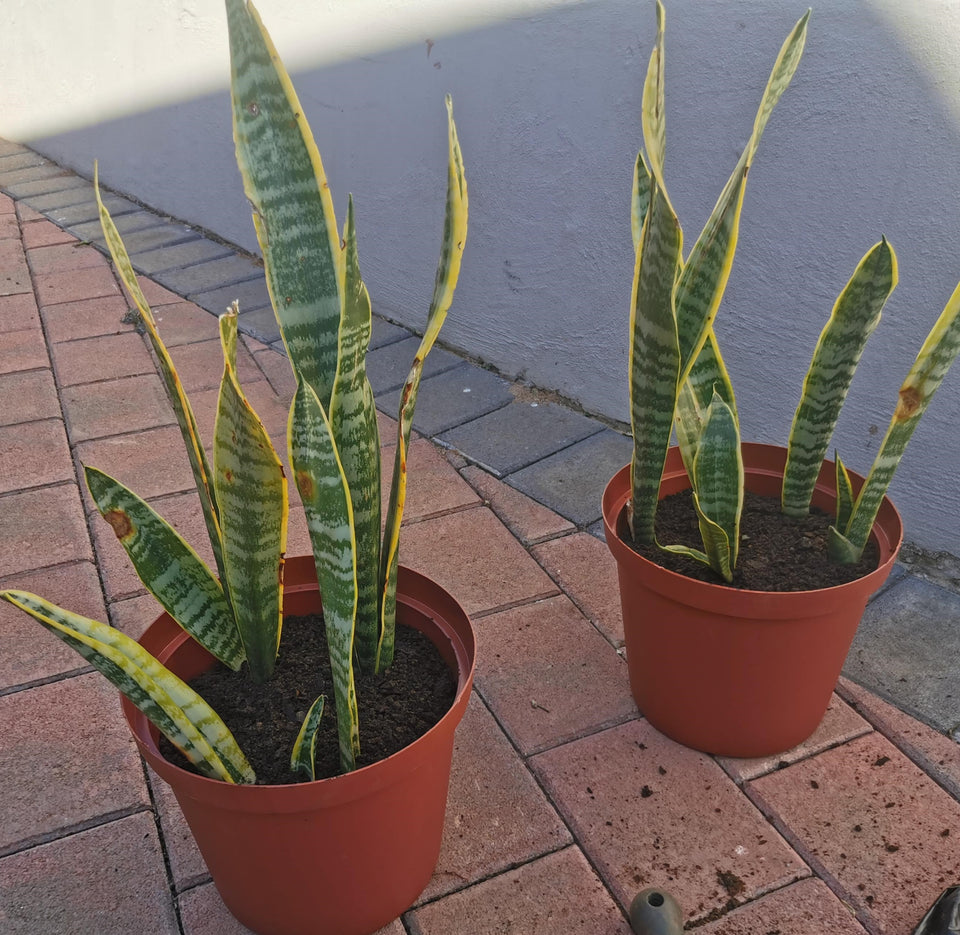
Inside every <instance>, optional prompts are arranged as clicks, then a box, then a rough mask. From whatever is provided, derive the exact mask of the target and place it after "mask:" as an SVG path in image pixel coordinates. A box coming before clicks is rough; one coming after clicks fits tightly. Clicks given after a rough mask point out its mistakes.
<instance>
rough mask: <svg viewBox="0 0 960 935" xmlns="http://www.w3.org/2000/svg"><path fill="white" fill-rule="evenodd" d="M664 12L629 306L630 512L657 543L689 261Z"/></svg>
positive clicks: (652, 75)
mask: <svg viewBox="0 0 960 935" xmlns="http://www.w3.org/2000/svg"><path fill="white" fill-rule="evenodd" d="M664 19H665V18H664V12H663V4H661V3H660V0H657V41H656V44H655V45H654V48H653V51H652V52H651V53H650V62H649V64H648V66H647V75H646V79H645V80H644V83H643V100H642V112H641V123H642V126H643V145H644V149H645V150H646V159H644V158H643V156H642V155H641V156H640V157H639V158H638V159H637V165H636V168H635V173H634V194H633V205H632V211H631V218H632V226H633V227H634V230H636V224H637V220H638V217H639V215H640V212H641V210H643V201H644V198H645V197H646V202H647V206H646V210H645V212H644V214H645V217H644V219H643V224H642V227H641V231H640V237H639V243H638V244H637V247H636V262H635V264H634V271H633V292H632V302H631V306H630V355H629V374H630V425H631V428H632V430H633V458H632V459H631V466H630V481H631V488H632V496H631V502H630V510H629V512H628V517H629V521H630V532H631V535H632V536H633V538H634V539H635V540H636V541H637V542H653V541H654V531H653V521H654V517H655V515H656V511H657V499H658V495H659V491H660V475H661V474H662V473H663V464H664V461H665V460H666V457H667V448H668V447H669V444H670V431H671V425H672V423H673V413H674V408H675V406H676V399H677V378H678V377H679V374H680V349H679V345H678V339H677V316H676V308H675V306H674V285H675V283H676V279H677V275H678V274H679V271H680V268H681V265H682V262H683V232H682V230H681V229H680V222H679V221H678V220H677V215H676V212H675V211H674V210H673V205H671V204H670V199H669V198H668V197H667V191H666V187H665V185H664V180H663V158H664V153H665V151H666V122H665V113H664V90H663V84H664V50H663V34H664Z"/></svg>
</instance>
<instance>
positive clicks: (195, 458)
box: [94, 166, 224, 580]
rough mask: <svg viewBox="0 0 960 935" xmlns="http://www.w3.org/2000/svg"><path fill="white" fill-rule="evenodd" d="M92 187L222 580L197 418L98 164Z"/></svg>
mask: <svg viewBox="0 0 960 935" xmlns="http://www.w3.org/2000/svg"><path fill="white" fill-rule="evenodd" d="M94 191H95V193H96V196H97V206H98V210H99V213H100V226H101V227H102V228H103V236H104V239H105V240H106V242H107V247H108V249H109V250H110V255H111V256H112V257H113V264H114V267H115V269H116V271H117V274H118V275H119V276H120V279H121V281H122V282H123V285H124V286H125V287H126V290H127V292H129V293H130V296H131V297H132V298H133V301H134V302H135V303H136V306H137V310H138V311H139V312H140V318H141V320H142V321H143V324H144V327H145V328H146V330H147V336H148V337H149V338H150V344H151V345H152V347H153V352H154V354H156V356H157V360H158V361H159V363H160V375H161V376H162V377H163V383H164V386H165V387H166V389H167V396H168V397H169V399H170V403H171V405H172V406H173V411H174V414H175V415H176V417H177V424H178V425H179V426H180V434H181V435H182V436H183V443H184V446H185V447H186V451H187V459H188V460H189V461H190V469H191V470H192V471H193V479H194V483H195V484H196V488H197V496H199V498H200V508H201V509H202V510H203V521H204V524H205V525H206V527H207V535H208V536H209V538H210V548H211V549H212V550H213V558H214V561H215V562H216V564H217V573H218V574H219V576H220V579H221V580H223V576H224V575H223V547H222V544H221V541H220V519H219V510H218V507H217V500H216V495H215V494H214V491H213V483H212V480H211V477H212V475H211V473H210V465H209V463H208V461H207V455H206V453H205V452H204V450H203V444H202V443H201V441H200V430H199V429H198V428H197V420H196V418H195V416H194V414H193V408H192V407H191V405H190V400H189V399H187V394H186V392H185V391H184V389H183V384H182V383H181V382H180V378H179V377H178V376H177V371H176V368H175V367H174V366H173V361H172V360H171V359H170V355H169V353H167V348H166V345H164V343H163V341H162V340H161V338H160V333H159V332H158V331H157V323H156V321H155V320H154V317H153V312H152V311H151V310H150V305H149V304H148V302H147V299H146V297H145V296H144V294H143V290H142V289H141V288H140V283H139V282H138V281H137V276H136V273H134V271H133V265H132V264H131V262H130V257H129V256H128V255H127V250H126V248H125V247H124V245H123V241H122V240H121V239H120V233H119V231H118V230H117V227H116V225H115V224H114V223H113V219H112V218H111V217H110V212H109V211H107V209H106V207H104V204H103V201H102V199H101V198H100V183H99V179H98V175H97V168H96V166H95V167H94Z"/></svg>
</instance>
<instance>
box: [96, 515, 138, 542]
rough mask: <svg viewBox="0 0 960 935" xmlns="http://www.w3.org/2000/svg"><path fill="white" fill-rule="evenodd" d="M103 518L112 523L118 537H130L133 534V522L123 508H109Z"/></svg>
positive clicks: (121, 538)
mask: <svg viewBox="0 0 960 935" xmlns="http://www.w3.org/2000/svg"><path fill="white" fill-rule="evenodd" d="M103 518H104V519H105V520H106V521H107V522H108V523H109V524H110V526H111V527H112V529H113V531H114V532H115V533H116V535H117V538H118V539H120V540H123V539H129V538H130V536H132V535H133V533H134V526H133V523H131V522H130V517H129V516H128V515H127V514H126V513H125V512H124V511H123V510H107V512H106V513H104V514H103Z"/></svg>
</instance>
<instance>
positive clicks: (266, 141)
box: [227, 0, 342, 407]
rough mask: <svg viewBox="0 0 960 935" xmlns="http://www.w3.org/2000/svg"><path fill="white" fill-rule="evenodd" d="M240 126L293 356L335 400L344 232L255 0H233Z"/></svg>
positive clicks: (242, 155) (270, 275) (236, 121)
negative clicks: (340, 231) (339, 232)
mask: <svg viewBox="0 0 960 935" xmlns="http://www.w3.org/2000/svg"><path fill="white" fill-rule="evenodd" d="M227 22H228V26H229V31H230V61H231V82H230V92H231V98H232V101H233V135H234V141H235V143H236V149H237V164H238V165H239V167H240V174H241V175H242V176H243V185H244V190H245V191H246V194H247V198H249V199H250V202H251V204H252V205H253V221H254V226H255V227H256V230H257V239H258V240H259V242H260V248H261V250H262V251H263V260H264V265H265V267H266V274H267V286H268V287H269V290H270V298H271V300H272V302H273V308H274V311H275V313H276V316H277V321H278V322H279V323H280V331H281V335H282V337H283V342H284V345H285V346H286V348H287V353H288V356H289V357H290V361H291V362H292V364H293V366H294V368H295V369H297V370H298V371H299V372H300V373H302V374H303V378H304V379H305V380H306V381H307V382H308V383H309V384H310V385H311V386H312V387H313V388H314V390H315V391H316V392H317V395H318V396H319V398H320V400H321V401H322V403H323V405H324V406H325V407H327V406H329V401H330V392H331V390H332V388H333V380H334V374H335V372H336V366H337V333H338V329H339V323H340V309H341V300H340V289H341V279H342V273H341V271H340V256H339V252H340V251H339V238H338V236H337V226H336V221H335V216H334V211H333V200H332V198H331V197H330V189H329V186H328V184H327V179H326V175H325V174H324V171H323V164H322V162H321V160H320V153H319V152H318V151H317V147H316V144H315V143H314V140H313V135H312V134H311V132H310V128H309V127H308V125H307V121H306V118H305V117H304V115H303V110H302V108H301V107H300V102H299V101H298V100H297V95H296V92H295V91H294V89H293V85H292V83H291V82H290V76H289V75H288V74H287V72H286V69H285V68H284V67H283V63H282V62H281V61H280V57H279V56H278V55H277V52H276V49H275V48H274V46H273V43H272V41H271V40H270V37H269V35H268V34H267V31H266V29H265V28H264V26H263V23H262V22H261V21H260V17H259V15H258V14H257V11H256V10H255V9H254V7H253V4H252V3H250V2H248V0H227Z"/></svg>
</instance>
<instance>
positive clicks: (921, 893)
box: [750, 733, 960, 933]
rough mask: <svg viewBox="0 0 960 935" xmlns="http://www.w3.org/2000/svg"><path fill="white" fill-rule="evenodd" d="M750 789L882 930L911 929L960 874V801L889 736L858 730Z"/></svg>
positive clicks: (767, 810)
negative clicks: (846, 739)
mask: <svg viewBox="0 0 960 935" xmlns="http://www.w3.org/2000/svg"><path fill="white" fill-rule="evenodd" d="M750 789H751V791H752V792H753V793H754V794H755V795H756V797H757V800H758V802H759V804H760V806H761V808H762V809H763V810H764V811H765V812H766V813H767V814H769V815H771V817H773V818H774V820H775V822H776V824H777V825H779V826H780V827H781V828H782V830H783V832H784V833H785V834H786V835H787V836H788V838H789V839H790V840H791V841H793V842H794V846H795V847H797V848H798V849H799V850H800V851H801V853H803V854H805V855H807V859H808V860H809V861H810V862H811V863H812V864H813V865H814V866H815V867H816V869H817V870H818V872H820V873H821V874H822V875H825V876H827V877H828V878H830V879H833V880H835V881H836V883H837V884H838V885H839V886H840V887H842V889H843V892H844V894H845V899H846V901H847V902H849V903H850V904H851V905H852V906H854V907H855V908H856V909H857V910H858V913H860V914H861V916H862V917H863V918H864V919H867V920H870V921H871V922H872V923H873V924H874V926H875V927H877V928H879V929H880V930H881V931H884V932H890V933H894V932H909V931H911V930H912V928H913V926H915V925H916V923H917V922H918V921H919V920H920V918H921V917H922V915H923V913H924V910H925V909H926V908H927V907H928V906H929V905H930V904H931V903H932V902H933V900H934V899H935V898H936V897H937V896H938V895H939V894H940V892H941V890H943V889H945V888H946V887H947V886H951V885H955V884H956V882H957V881H958V880H960V847H958V846H957V841H958V840H960V802H957V801H956V800H955V799H953V798H951V797H950V796H949V795H948V794H947V793H946V792H944V790H943V789H941V788H940V787H939V786H937V785H936V784H934V783H932V782H931V781H930V780H929V778H928V777H927V776H926V775H925V774H924V773H923V772H922V771H921V770H920V769H918V768H917V767H916V766H915V765H914V764H913V763H911V762H910V761H909V760H908V759H907V758H906V757H905V756H904V755H903V754H902V753H901V752H900V751H899V750H897V748H896V747H894V746H893V744H891V743H890V742H889V741H888V740H887V739H886V738H885V737H882V736H880V735H878V734H875V733H874V734H869V735H867V736H865V737H861V738H859V739H858V740H854V741H852V742H851V743H849V744H845V745H844V746H842V747H837V748H836V749H834V750H829V751H827V752H826V753H824V754H822V755H821V756H818V757H815V758H813V759H809V760H804V761H802V762H800V763H798V764H796V765H795V766H791V767H789V768H787V769H784V770H780V771H779V772H776V773H771V774H770V775H769V776H764V777H762V778H760V779H757V780H756V781H754V782H753V783H751V784H750ZM895 880H896V881H899V885H897V886H894V885H892V881H895Z"/></svg>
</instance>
